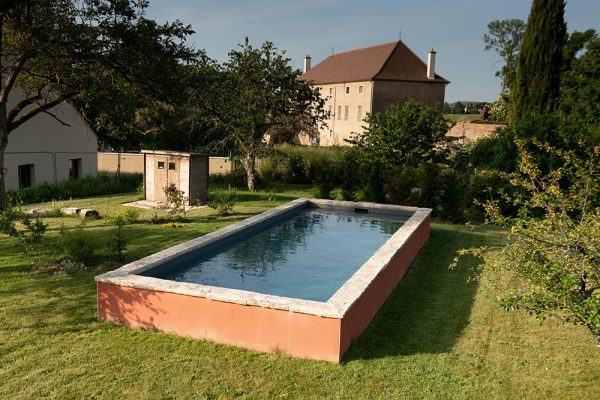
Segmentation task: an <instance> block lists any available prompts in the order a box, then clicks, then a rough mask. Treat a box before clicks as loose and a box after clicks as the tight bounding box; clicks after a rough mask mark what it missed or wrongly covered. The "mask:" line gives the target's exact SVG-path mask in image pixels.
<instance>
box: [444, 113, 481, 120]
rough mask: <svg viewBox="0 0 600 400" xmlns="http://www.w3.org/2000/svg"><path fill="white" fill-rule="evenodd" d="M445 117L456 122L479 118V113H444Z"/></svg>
mask: <svg viewBox="0 0 600 400" xmlns="http://www.w3.org/2000/svg"><path fill="white" fill-rule="evenodd" d="M444 117H445V118H446V119H449V120H450V121H454V122H462V121H466V122H469V121H474V120H476V119H479V114H444Z"/></svg>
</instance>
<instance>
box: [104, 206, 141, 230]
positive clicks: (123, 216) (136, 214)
mask: <svg viewBox="0 0 600 400" xmlns="http://www.w3.org/2000/svg"><path fill="white" fill-rule="evenodd" d="M139 220H140V210H138V209H136V208H132V207H126V208H125V209H124V210H123V211H120V212H112V213H110V214H108V216H106V218H105V221H106V222H107V223H109V224H111V225H115V226H119V225H131V224H136V223H138V222H139Z"/></svg>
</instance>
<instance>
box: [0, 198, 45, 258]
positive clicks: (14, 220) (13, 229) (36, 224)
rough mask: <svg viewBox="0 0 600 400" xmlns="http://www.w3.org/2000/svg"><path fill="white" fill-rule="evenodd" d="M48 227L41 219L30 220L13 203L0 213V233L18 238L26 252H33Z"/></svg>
mask: <svg viewBox="0 0 600 400" xmlns="http://www.w3.org/2000/svg"><path fill="white" fill-rule="evenodd" d="M17 224H19V225H20V227H21V228H19V226H18V225H17ZM47 227H48V224H45V223H44V221H42V220H41V219H40V218H35V219H32V218H30V217H29V216H28V215H26V214H25V213H24V212H23V210H22V209H21V208H20V207H17V206H16V205H15V204H14V203H13V202H11V203H9V204H8V205H7V207H6V208H5V209H4V210H2V211H0V233H4V234H7V235H9V236H11V237H14V238H17V239H18V240H19V243H20V244H21V246H23V249H24V250H25V251H26V252H31V251H33V250H34V249H35V248H36V247H37V246H38V245H39V244H40V242H41V240H42V237H43V236H44V234H45V233H46V228H47Z"/></svg>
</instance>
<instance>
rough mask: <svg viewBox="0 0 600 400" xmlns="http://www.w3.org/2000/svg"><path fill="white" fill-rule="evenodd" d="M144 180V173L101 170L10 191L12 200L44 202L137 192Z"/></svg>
mask: <svg viewBox="0 0 600 400" xmlns="http://www.w3.org/2000/svg"><path fill="white" fill-rule="evenodd" d="M142 180H143V175H142V174H123V173H122V174H119V175H115V174H110V173H106V172H99V173H98V174H97V175H95V176H92V175H90V176H86V177H83V178H81V179H76V180H66V181H63V182H59V183H57V184H49V183H43V184H41V185H37V186H34V187H32V188H28V189H20V190H17V191H11V192H8V196H9V198H10V199H12V200H18V201H19V202H21V203H23V204H31V203H43V202H46V201H52V200H69V199H72V198H80V197H90V196H101V195H106V194H115V193H128V192H135V191H136V190H137V188H138V186H139V184H140V182H142Z"/></svg>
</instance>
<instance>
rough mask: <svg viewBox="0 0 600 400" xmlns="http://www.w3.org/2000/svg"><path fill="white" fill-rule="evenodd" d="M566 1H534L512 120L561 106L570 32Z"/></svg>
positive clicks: (519, 69) (513, 102)
mask: <svg viewBox="0 0 600 400" xmlns="http://www.w3.org/2000/svg"><path fill="white" fill-rule="evenodd" d="M564 12H565V2H564V0H533V4H532V5H531V12H530V14H529V19H528V20H527V26H526V28H525V35H524V36H523V45H522V46H521V51H520V52H519V60H518V64H517V77H516V81H515V84H514V88H513V99H512V107H511V114H510V120H511V122H512V123H515V122H517V121H518V120H520V119H521V118H523V117H527V116H529V115H532V114H537V113H543V112H549V111H552V110H554V109H556V107H557V106H558V98H559V87H560V70H561V63H562V55H563V45H564V42H565V37H566V33H567V26H566V24H565V20H564Z"/></svg>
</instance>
